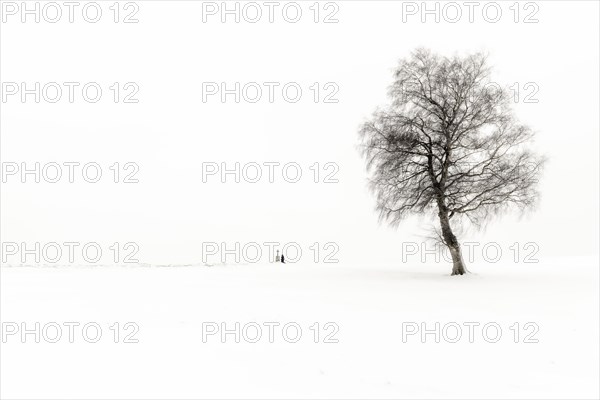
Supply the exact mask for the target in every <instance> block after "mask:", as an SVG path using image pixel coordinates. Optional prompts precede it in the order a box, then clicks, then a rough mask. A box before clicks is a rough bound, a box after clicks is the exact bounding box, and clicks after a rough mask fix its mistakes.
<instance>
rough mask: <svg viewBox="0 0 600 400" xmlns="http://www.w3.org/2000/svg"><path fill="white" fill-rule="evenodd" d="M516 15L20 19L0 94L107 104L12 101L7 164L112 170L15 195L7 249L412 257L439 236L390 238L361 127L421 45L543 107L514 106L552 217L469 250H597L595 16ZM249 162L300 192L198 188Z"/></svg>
mask: <svg viewBox="0 0 600 400" xmlns="http://www.w3.org/2000/svg"><path fill="white" fill-rule="evenodd" d="M512 3H513V2H500V4H501V7H502V9H503V16H502V18H501V20H500V22H498V23H496V24H492V23H488V22H486V21H485V20H484V19H483V18H482V16H481V13H480V12H479V13H478V12H477V10H479V9H477V10H476V13H475V22H474V23H469V22H468V20H467V17H466V15H465V16H463V19H462V20H461V21H460V22H458V23H456V24H451V23H447V22H441V23H435V22H434V21H433V18H431V17H430V19H429V20H428V22H426V23H422V22H421V21H420V19H419V17H418V16H411V17H408V22H406V23H403V22H402V2H393V1H384V2H374V1H369V2H363V1H346V2H338V5H339V12H338V13H337V18H338V19H339V23H337V24H314V23H313V22H312V20H311V18H312V15H310V14H308V13H309V12H310V10H309V9H308V7H309V5H310V4H312V2H309V3H302V4H303V10H304V12H306V13H307V14H305V16H303V18H302V20H301V22H299V23H297V24H290V23H286V22H285V21H283V19H282V18H281V17H280V14H276V22H275V23H273V24H270V23H268V22H266V21H265V22H259V23H257V24H249V23H239V24H236V23H233V22H229V23H226V24H221V23H219V21H218V19H217V18H216V17H215V18H212V19H209V22H208V23H206V24H203V23H202V4H201V2H192V1H176V2H175V1H174V2H166V1H164V2H163V1H141V2H138V4H139V7H140V10H139V12H138V13H137V17H138V19H139V21H140V22H139V23H137V24H114V23H113V22H112V21H111V17H112V15H111V14H109V12H110V10H109V9H108V7H109V5H110V4H112V2H101V4H102V5H103V10H104V12H105V13H106V14H104V15H103V19H102V20H101V21H100V22H99V23H97V24H90V23H86V22H84V21H83V20H82V19H81V18H80V15H76V22H75V23H73V24H69V23H68V22H66V21H61V22H59V23H56V24H49V23H46V22H41V23H39V24H36V23H33V22H29V23H25V24H22V23H20V22H19V20H18V16H17V17H15V16H7V18H8V20H7V22H6V23H4V24H2V27H1V39H0V48H1V57H0V69H1V77H0V78H1V80H2V82H28V83H33V82H36V81H38V82H42V83H45V82H53V81H55V82H82V84H83V83H86V82H98V83H99V84H101V85H102V87H103V88H104V89H105V93H104V95H103V98H102V100H101V101H100V102H98V103H95V104H88V103H85V102H83V101H81V99H79V100H76V102H75V103H74V104H70V103H68V102H66V101H64V100H63V101H61V102H59V103H57V104H49V103H45V102H41V103H40V104H35V103H33V102H32V101H31V100H29V101H28V102H27V103H25V104H22V103H20V102H19V101H18V99H17V98H16V97H13V98H11V99H9V100H8V102H6V103H3V104H2V105H1V107H2V110H1V113H2V118H1V159H2V162H11V161H12V162H19V163H20V162H22V161H25V162H28V163H34V162H36V161H38V162H41V163H45V162H51V161H56V162H59V163H62V162H65V161H78V162H81V163H86V162H90V161H95V162H98V163H100V164H102V165H103V167H104V173H105V174H107V175H106V177H105V178H103V179H102V181H101V182H100V183H98V184H95V185H91V184H88V183H85V182H83V181H82V180H81V179H78V183H76V184H68V183H59V184H54V185H53V184H49V183H40V184H34V183H28V184H21V183H19V182H18V181H17V180H16V179H15V178H14V177H13V178H12V180H10V181H9V182H8V183H6V184H2V193H1V202H2V207H1V219H2V225H1V234H2V241H17V242H20V241H25V242H33V241H41V242H52V241H55V242H62V241H82V242H83V241H97V242H103V243H112V242H115V241H120V242H127V241H133V242H137V243H138V244H139V245H140V248H141V249H140V253H139V255H140V258H141V260H142V261H146V262H153V263H180V262H196V261H200V259H201V243H202V242H205V241H216V242H220V241H227V242H234V241H240V242H243V243H245V242H264V241H280V242H288V241H296V242H298V243H301V244H302V246H303V247H305V248H307V247H308V246H310V244H311V243H313V242H321V243H324V242H336V243H338V244H339V246H340V252H339V254H338V258H339V259H340V261H341V262H346V263H366V262H381V263H394V262H396V263H398V262H399V260H400V258H401V257H400V250H401V248H400V247H401V246H400V245H401V243H402V242H404V241H415V240H420V235H422V234H424V231H423V229H422V228H423V227H424V224H423V222H422V221H419V220H416V219H415V220H408V221H406V223H405V224H403V225H401V226H400V227H399V229H397V230H394V229H391V228H387V227H386V226H380V225H379V224H378V222H377V216H376V214H375V212H374V211H373V208H374V205H375V199H374V197H373V196H372V195H371V194H370V193H369V192H368V190H367V188H366V173H365V169H364V162H363V160H362V159H361V158H360V155H359V153H358V151H357V149H356V146H357V143H358V135H357V130H358V127H359V125H360V124H361V122H362V121H364V120H365V118H367V117H368V116H369V115H370V114H371V112H372V111H373V110H374V109H375V108H376V107H377V106H380V105H384V104H385V103H386V102H387V98H386V88H387V86H388V85H389V84H390V83H391V80H392V76H391V71H392V69H393V68H394V67H395V65H396V63H397V60H398V59H400V58H402V57H405V56H407V55H408V54H409V53H410V51H411V50H413V49H414V48H415V47H418V46H424V47H429V48H431V49H432V50H433V51H436V52H440V53H442V54H452V53H453V52H455V51H456V52H459V53H466V52H473V51H478V50H482V51H487V52H489V54H490V61H491V64H492V65H493V66H494V67H495V76H496V77H497V79H496V80H497V81H498V82H501V83H503V84H507V85H512V84H513V83H515V82H519V83H520V85H521V87H522V86H523V85H524V84H525V83H527V82H534V83H536V84H537V85H538V86H539V92H538V93H537V94H536V95H535V98H537V99H539V103H537V104H531V103H522V102H521V103H518V104H516V105H515V110H516V112H517V115H518V116H519V117H520V119H521V121H523V122H525V123H528V124H529V125H530V126H531V127H532V128H533V129H534V130H536V131H537V132H539V134H538V138H537V143H536V146H537V148H539V150H540V151H541V152H543V153H545V154H546V155H547V156H548V158H549V163H548V165H547V169H546V171H545V174H544V180H543V184H542V188H541V189H542V202H541V205H540V207H539V209H538V210H537V211H536V212H535V213H533V214H531V215H529V216H527V217H526V218H524V219H521V220H519V219H517V218H516V217H507V218H504V219H502V220H499V221H496V222H495V223H493V224H491V225H490V227H489V228H488V229H487V231H486V232H485V233H482V234H479V235H475V234H471V235H470V236H469V237H464V238H461V240H463V241H466V240H479V241H482V242H484V241H496V242H498V243H500V244H501V245H502V246H503V248H505V249H507V248H508V246H510V245H511V244H512V243H514V242H520V243H525V242H536V243H538V244H539V247H540V252H539V254H538V258H539V259H540V260H541V261H542V262H543V261H544V260H545V259H548V258H551V257H559V256H560V257H569V256H579V255H597V254H598V239H599V236H598V218H599V216H598V204H599V199H598V182H599V177H598V171H599V164H598V151H599V143H598V132H599V126H598V110H599V91H598V87H599V82H598V75H599V74H598V71H599V57H598V52H599V50H598V49H599V43H598V41H599V23H598V15H599V14H598V13H599V8H598V7H599V6H598V3H597V2H594V1H587V2H574V1H569V2H566V1H564V2H563V1H540V2H537V5H538V6H539V11H538V12H537V14H536V17H537V18H538V19H539V22H538V23H533V24H525V23H514V22H513V20H512V19H513V14H512V11H511V10H510V9H509V7H510V5H511V4H512ZM417 4H420V2H418V3H417ZM459 4H462V2H459ZM482 4H483V3H482ZM464 10H466V9H464ZM521 12H522V15H520V18H521V19H522V18H523V17H524V14H527V13H528V12H525V11H524V10H521ZM77 17H79V18H77ZM30 21H31V20H30ZM113 82H121V83H125V82H136V83H137V84H138V85H139V87H140V92H139V93H138V94H137V96H136V97H137V98H138V99H139V100H140V102H139V103H138V104H114V103H112V101H111V100H110V96H111V94H112V93H111V92H110V91H109V90H108V86H110V85H111V84H112V83H113ZM202 82H229V83H233V82H242V84H243V83H246V82H282V84H284V83H287V82H298V83H299V84H300V85H301V86H302V87H303V89H304V90H305V93H304V96H303V98H302V100H301V101H300V102H298V103H296V104H288V103H286V102H284V101H282V100H281V97H280V96H279V95H278V99H277V100H276V102H275V103H273V104H270V103H268V102H267V101H261V102H259V103H257V104H249V103H240V104H235V103H233V102H228V103H227V104H221V103H220V102H219V101H218V100H216V99H215V100H213V101H210V102H209V103H202V95H201V93H202ZM314 82H320V83H321V84H324V83H326V82H335V83H336V84H337V85H338V86H339V88H340V91H339V93H338V94H337V96H336V97H337V98H338V99H339V103H338V104H322V103H320V104H314V103H312V101H311V97H310V96H311V94H312V93H310V92H309V90H308V87H309V86H311V85H312V84H313V83H314ZM522 90H523V89H522ZM276 93H279V92H276ZM522 93H523V94H525V93H526V91H525V92H522ZM117 161H118V162H120V163H122V164H124V163H125V162H128V161H132V162H136V163H137V164H138V165H139V166H140V171H139V173H138V174H137V177H138V178H139V179H140V183H139V184H130V185H125V184H114V183H111V182H110V179H109V176H108V173H110V171H109V170H108V166H109V165H111V164H113V163H114V162H117ZM236 161H237V162H242V163H243V162H258V163H263V162H280V163H281V164H285V163H288V162H298V163H299V164H301V165H302V167H303V173H304V175H303V178H302V180H301V181H300V182H299V183H296V184H290V183H286V182H285V181H283V180H282V179H281V178H280V175H278V178H277V181H276V183H274V184H269V183H267V182H265V180H263V181H262V182H261V183H258V184H249V183H240V184H234V183H229V184H222V183H220V182H219V181H218V180H216V179H213V180H211V181H210V183H205V184H203V183H202V176H201V163H202V162H218V163H220V162H228V163H234V162H236ZM315 162H319V163H321V165H323V164H325V163H327V162H335V163H337V164H338V165H339V168H340V170H339V172H338V174H337V178H339V180H340V182H339V183H337V184H323V183H319V184H315V183H313V182H312V181H311V178H312V177H311V175H309V174H311V173H312V172H311V171H310V170H309V169H308V167H309V166H310V165H312V164H314V163H315Z"/></svg>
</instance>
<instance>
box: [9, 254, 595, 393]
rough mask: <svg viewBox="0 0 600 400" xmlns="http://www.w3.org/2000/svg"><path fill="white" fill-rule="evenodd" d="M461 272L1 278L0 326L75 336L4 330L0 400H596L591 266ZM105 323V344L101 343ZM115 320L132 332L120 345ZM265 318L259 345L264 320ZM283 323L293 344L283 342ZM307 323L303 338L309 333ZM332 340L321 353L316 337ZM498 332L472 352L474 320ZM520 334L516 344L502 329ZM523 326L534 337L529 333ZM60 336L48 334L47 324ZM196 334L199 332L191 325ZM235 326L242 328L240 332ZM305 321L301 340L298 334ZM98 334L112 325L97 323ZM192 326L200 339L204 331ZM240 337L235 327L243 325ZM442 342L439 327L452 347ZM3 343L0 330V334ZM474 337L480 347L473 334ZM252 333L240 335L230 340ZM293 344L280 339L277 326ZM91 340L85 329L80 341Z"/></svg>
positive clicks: (29, 272)
mask: <svg viewBox="0 0 600 400" xmlns="http://www.w3.org/2000/svg"><path fill="white" fill-rule="evenodd" d="M472 269H473V270H476V272H477V273H474V274H471V275H469V276H466V277H450V276H448V272H449V266H447V265H443V266H442V265H440V266H435V267H427V268H424V267H421V266H420V267H418V268H417V267H413V268H412V269H410V268H409V267H407V266H400V267H395V268H391V267H386V268H384V267H372V266H371V267H367V266H365V267H363V268H358V267H354V268H349V267H345V266H343V265H289V264H288V265H281V264H272V265H244V266H214V267H204V266H188V267H169V268H165V267H162V268H161V267H97V268H86V267H60V268H50V267H37V268H28V267H4V268H2V270H1V284H2V286H1V289H2V290H1V296H2V297H1V301H2V302H1V307H2V309H1V311H2V315H1V316H2V322H3V328H4V329H5V330H7V329H10V328H11V326H12V327H14V325H10V324H8V325H7V323H10V322H17V323H21V322H26V323H27V324H28V325H27V328H32V327H33V326H34V325H33V324H34V323H35V322H40V324H41V326H42V327H44V326H46V327H47V331H46V332H45V333H46V336H47V337H48V338H53V337H54V331H52V329H54V328H52V325H48V323H50V322H56V323H58V324H59V325H62V324H64V323H65V322H79V323H80V324H81V325H83V324H85V323H87V322H96V323H98V324H100V326H101V328H102V332H103V335H102V337H101V338H100V339H99V341H98V342H97V343H88V342H86V340H85V339H84V338H83V336H82V333H81V325H80V326H79V327H75V328H74V343H69V340H68V330H67V328H66V327H64V328H63V331H62V333H63V336H62V338H61V339H60V340H59V341H58V342H57V343H48V342H47V341H46V340H45V339H44V337H42V338H41V340H40V341H41V343H35V337H34V335H28V336H26V337H25V339H26V340H25V343H22V340H21V338H20V336H19V335H18V334H16V335H6V334H5V335H4V340H5V343H3V344H2V349H1V350H2V358H1V362H2V364H1V374H2V376H1V382H2V385H1V386H2V389H1V391H2V392H1V395H2V397H3V398H63V399H68V398H156V399H159V398H181V399H183V398H237V397H243V398H290V397H291V398H324V397H333V398H598V396H599V393H598V390H599V387H598V376H599V368H598V367H599V366H598V361H599V359H598V356H599V343H598V338H599V331H598V327H599V310H598V307H599V297H598V287H599V276H598V260H597V259H596V260H576V261H575V260H573V261H571V262H569V261H568V260H563V261H560V262H559V261H557V262H556V263H555V264H553V265H548V264H547V265H531V264H530V265H486V266H484V267H481V268H472ZM115 322H119V323H120V324H121V325H120V329H119V330H120V332H121V335H120V336H119V338H118V341H119V343H114V336H113V333H114V330H111V329H109V326H111V325H112V324H113V323H115ZM126 322H134V323H136V324H137V325H138V326H139V332H137V333H136V334H135V335H134V337H133V338H135V339H138V340H139V343H123V341H124V335H125V334H126V333H128V332H131V331H132V329H133V328H131V327H129V328H131V329H127V330H126V329H124V324H125V323H126ZM203 322H216V323H221V322H226V323H227V327H228V328H233V327H234V324H235V322H240V324H241V326H242V327H243V326H244V325H245V324H248V323H252V322H256V323H258V324H259V325H262V326H263V332H262V333H263V336H262V338H261V339H260V340H259V341H258V342H257V343H249V342H246V341H245V340H244V339H243V337H242V339H241V342H240V343H235V340H234V339H235V338H234V335H233V334H231V335H228V336H226V343H222V342H221V339H220V337H219V336H218V335H213V336H209V337H207V339H206V343H203V340H202V326H203V325H202V323H203ZM266 322H267V323H268V322H278V323H280V324H281V325H280V326H279V327H275V328H274V338H273V341H274V342H273V343H270V342H269V338H268V328H267V327H266V326H264V325H263V324H264V323H266ZM290 322H295V323H297V324H298V325H299V326H300V327H301V328H302V337H301V338H300V339H299V341H298V342H296V343H288V342H287V341H286V340H285V338H284V336H283V334H282V332H281V327H282V326H283V325H284V324H286V323H290ZM315 322H318V323H320V326H319V328H320V329H319V330H320V333H321V334H320V336H319V338H318V342H319V343H315V342H314V330H315V329H314V325H313V324H314V323H315ZM327 322H332V323H335V324H336V325H337V326H338V327H339V331H338V332H337V333H335V335H333V337H331V338H330V339H337V340H338V341H339V342H338V343H323V342H324V340H325V336H326V335H327V334H328V333H331V332H333V329H334V325H328V326H327V329H325V325H324V324H325V323H327ZM403 322H416V323H419V324H420V323H421V322H426V323H427V324H428V327H429V328H433V327H434V324H435V322H440V323H441V326H444V324H447V323H451V322H456V323H458V324H460V325H462V324H463V323H465V322H478V323H480V324H481V325H480V326H479V327H475V330H474V334H475V335H474V342H473V343H470V342H469V339H468V329H467V328H466V327H464V325H463V327H464V329H463V337H462V338H461V339H460V340H459V341H458V342H457V343H449V342H447V341H445V340H444V339H443V338H441V340H440V343H436V342H435V338H434V335H433V334H432V335H428V336H427V337H426V342H425V343H422V342H421V339H420V336H419V335H413V336H409V337H407V340H406V343H404V342H403V340H402V330H403V328H402V327H403ZM489 322H495V323H497V324H499V326H500V327H501V328H502V337H501V338H500V339H499V341H498V342H497V343H488V342H487V341H486V340H485V338H484V337H483V334H482V332H481V326H482V325H483V324H486V323H489ZM515 322H518V323H520V329H519V331H520V336H519V338H518V343H515V342H514V339H515V338H514V330H511V329H510V326H513V327H514V325H513V324H514V323H515ZM527 322H532V323H535V324H537V326H539V331H538V332H537V333H535V334H534V335H533V336H532V337H529V338H528V340H532V339H537V340H538V341H539V342H538V343H524V341H525V337H526V336H527V334H528V333H532V332H533V328H532V327H533V325H528V329H525V328H524V324H525V323H527ZM63 326H64V325H63ZM205 326H206V325H205ZM247 326H249V327H250V325H247ZM311 326H313V330H311V329H310V327H311ZM113 327H114V326H113ZM205 329H206V328H205ZM249 329H250V328H249ZM452 332H453V331H450V330H449V331H447V332H446V333H447V334H448V336H449V337H453V336H454V333H452ZM4 333H6V332H4ZM488 333H489V338H492V339H493V337H494V336H495V333H494V331H493V330H490V331H488ZM246 334H247V335H248V338H253V337H254V336H255V335H254V331H251V330H248V331H246ZM288 334H289V336H288V338H289V339H293V338H294V336H295V332H294V330H293V329H291V330H289V331H288ZM93 336H94V331H93V330H90V331H88V338H93Z"/></svg>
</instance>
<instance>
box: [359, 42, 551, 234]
mask: <svg viewBox="0 0 600 400" xmlns="http://www.w3.org/2000/svg"><path fill="white" fill-rule="evenodd" d="M390 96H391V99H392V103H391V105H390V106H389V107H387V108H386V109H384V110H378V111H377V112H375V114H374V115H373V117H372V119H371V120H370V121H368V122H366V123H365V124H364V125H363V126H362V128H361V131H360V133H361V138H362V149H363V151H364V155H365V157H366V159H367V165H368V168H369V170H370V171H372V174H371V177H372V180H371V184H372V188H373V189H374V191H375V193H376V194H377V209H378V211H379V213H380V218H381V219H383V220H387V221H389V222H391V223H392V224H397V223H398V222H399V221H400V220H401V219H402V218H403V217H405V216H406V215H407V214H410V213H416V214H419V213H424V212H427V211H432V210H436V211H437V212H438V215H440V214H439V213H443V214H446V215H447V217H448V220H449V219H451V218H455V219H456V218H457V217H459V218H460V217H466V218H467V219H468V220H470V221H471V222H472V223H474V224H475V225H477V226H480V225H481V224H482V223H484V222H485V221H486V220H487V219H488V217H490V216H491V215H494V214H497V213H499V212H501V211H503V210H505V209H506V208H508V207H510V206H514V207H517V208H520V209H524V208H527V207H529V206H531V205H533V204H534V203H535V201H536V198H537V191H536V184H537V182H538V176H539V172H540V168H541V165H542V159H541V158H540V157H538V156H536V155H535V154H533V153H532V152H530V151H529V150H527V148H526V147H525V145H526V144H527V142H528V141H529V140H530V139H531V138H532V132H531V130H530V129H529V128H528V127H527V126H525V125H522V124H520V123H519V122H518V121H516V119H515V118H514V116H513V113H512V111H511V108H510V96H509V94H508V91H507V90H506V89H503V88H501V87H500V86H499V85H497V84H493V83H492V81H491V79H490V69H489V68H488V67H487V65H486V57H485V56H484V55H482V54H474V55H471V56H468V57H465V58H461V57H458V56H455V57H452V58H447V57H440V56H437V55H434V54H432V53H431V52H430V51H427V50H423V49H419V50H417V51H415V52H414V53H413V54H412V57H411V58H410V59H407V60H403V61H401V63H400V65H399V67H398V69H397V70H396V72H395V81H394V83H393V85H392V86H391V88H390ZM441 217H442V215H440V218H441ZM442 225H443V221H442Z"/></svg>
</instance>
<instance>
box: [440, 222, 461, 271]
mask: <svg viewBox="0 0 600 400" xmlns="http://www.w3.org/2000/svg"><path fill="white" fill-rule="evenodd" d="M438 215H439V217H440V224H441V226H442V237H443V238H444V242H445V243H446V246H448V249H449V250H450V254H451V255H452V264H453V265H452V275H464V274H466V273H467V272H468V271H467V268H466V267H465V262H464V260H463V258H462V252H461V251H460V244H459V243H458V240H457V239H456V236H455V235H454V232H452V228H451V227H450V218H449V217H448V212H447V211H446V210H440V212H439V214H438Z"/></svg>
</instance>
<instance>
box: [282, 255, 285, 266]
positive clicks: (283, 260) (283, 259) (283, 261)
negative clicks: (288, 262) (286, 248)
mask: <svg viewBox="0 0 600 400" xmlns="http://www.w3.org/2000/svg"><path fill="white" fill-rule="evenodd" d="M281 262H282V263H283V264H285V257H284V256H283V254H282V255H281Z"/></svg>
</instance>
